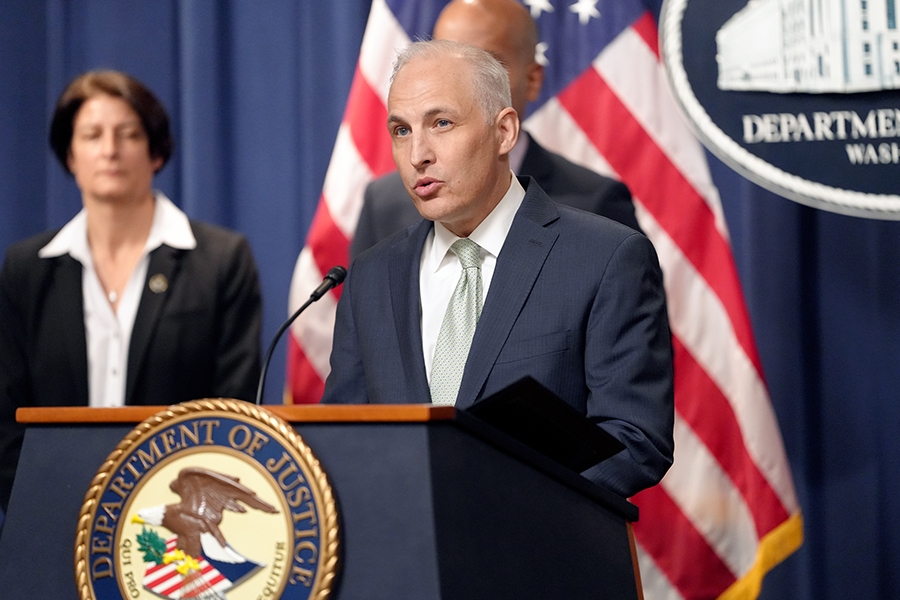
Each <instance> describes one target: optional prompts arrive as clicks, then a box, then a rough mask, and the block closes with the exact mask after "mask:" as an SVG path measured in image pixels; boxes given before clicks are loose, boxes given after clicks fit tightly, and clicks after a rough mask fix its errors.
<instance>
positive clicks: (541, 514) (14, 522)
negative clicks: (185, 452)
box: [0, 381, 641, 600]
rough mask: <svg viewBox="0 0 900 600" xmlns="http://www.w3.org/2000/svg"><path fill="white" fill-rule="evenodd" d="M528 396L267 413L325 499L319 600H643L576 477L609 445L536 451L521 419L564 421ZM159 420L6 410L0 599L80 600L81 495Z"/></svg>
mask: <svg viewBox="0 0 900 600" xmlns="http://www.w3.org/2000/svg"><path fill="white" fill-rule="evenodd" d="M536 389H537V388H534V387H533V384H532V383H531V382H528V381H526V382H520V384H518V387H516V386H514V387H513V388H511V389H509V390H506V391H505V393H504V394H501V395H499V396H498V397H496V398H494V399H491V400H490V401H489V402H486V403H485V404H484V405H483V406H481V407H480V408H478V409H476V410H472V411H471V413H472V414H469V413H468V412H467V411H459V410H455V409H454V408H452V407H435V406H430V405H424V404H423V405H392V406H383V405H382V406H374V405H369V406H266V407H265V408H266V409H268V410H269V411H270V412H272V413H274V414H276V415H277V416H279V417H281V418H283V419H284V420H285V421H287V422H289V423H291V424H292V425H293V426H294V428H295V429H296V430H297V432H298V433H299V434H300V435H301V436H302V437H303V439H304V441H305V443H306V444H307V445H309V447H310V448H311V449H312V451H313V452H314V453H315V455H316V456H317V458H318V459H319V461H320V463H321V465H322V468H323V469H324V470H325V472H326V473H327V475H328V477H329V479H330V481H331V485H332V488H333V490H334V492H335V495H336V498H337V506H338V511H339V518H340V537H341V539H340V549H341V550H340V574H339V581H338V583H337V586H336V590H335V593H334V594H333V596H332V597H334V598H337V599H339V600H351V599H360V600H378V599H381V598H384V599H392V600H393V599H397V598H402V599H416V600H430V599H435V600H438V599H440V600H450V599H454V600H455V599H460V600H462V599H465V600H479V599H486V600H487V599H490V600H496V599H504V598H515V599H517V600H518V599H522V600H529V599H547V598H554V599H555V598H565V599H566V600H578V599H580V598H628V599H633V598H641V589H640V579H639V577H637V562H636V558H635V553H634V544H633V537H632V535H631V526H630V522H631V521H634V520H636V519H637V508H636V507H635V506H633V505H631V504H630V503H628V502H627V501H626V500H624V499H622V498H621V497H619V496H617V495H615V494H613V493H611V492H609V491H607V490H605V489H602V488H600V487H599V486H596V485H594V484H592V483H591V482H590V481H588V480H587V479H585V478H583V477H582V476H580V475H579V474H578V473H577V471H579V470H581V469H582V467H583V466H584V465H585V464H587V463H590V462H591V461H593V460H595V459H596V458H597V457H602V456H604V455H608V454H610V453H613V452H615V451H617V450H616V448H617V447H616V445H615V444H614V443H612V442H610V439H611V438H610V439H607V437H608V436H604V435H602V432H601V435H600V436H599V437H598V436H594V435H593V434H586V436H584V437H581V436H576V435H571V432H570V435H569V436H568V437H569V439H566V438H565V436H563V437H562V438H560V437H559V436H555V435H551V436H549V437H548V438H546V439H540V438H541V436H537V439H536V438H535V431H534V429H535V427H534V425H535V422H537V423H539V424H542V425H543V427H541V428H539V429H544V430H546V431H553V429H554V427H556V426H557V425H559V423H560V422H561V421H560V419H562V422H563V423H565V422H566V420H567V419H569V418H570V417H572V415H571V414H565V410H564V409H562V410H561V409H560V407H559V405H554V403H553V401H552V399H551V400H549V401H548V399H547V398H546V397H543V398H541V399H539V400H537V401H534V402H529V401H528V400H527V399H526V397H527V396H529V395H533V394H532V393H533V392H535V390H536ZM536 393H537V394H538V395H542V394H543V392H540V390H537V392H536ZM523 403H526V404H527V406H526V408H523ZM564 408H565V409H567V408H568V407H564ZM161 409H162V407H124V408H120V409H88V408H62V409H60V408H53V409H39V408H34V409H20V411H19V413H18V418H19V420H20V421H23V422H26V423H27V430H26V434H25V442H24V445H23V449H22V454H21V459H20V463H19V468H18V471H17V475H16V481H15V485H14V487H13V492H12V498H11V500H10V505H9V511H8V514H7V520H6V522H5V524H4V527H3V531H2V535H0V582H2V584H3V588H2V589H3V596H4V597H10V598H25V597H30V598H54V599H60V600H66V599H73V600H74V599H76V598H78V593H77V590H76V585H75V577H74V567H73V547H74V539H75V532H76V524H77V518H78V514H79V510H80V508H81V505H82V501H83V499H84V494H85V492H86V490H87V489H88V487H89V485H90V482H91V480H92V478H93V477H94V475H95V473H96V472H97V469H98V468H99V466H100V465H101V464H102V463H103V461H104V460H105V459H106V457H107V456H108V454H109V453H110V452H111V451H112V450H113V449H115V448H116V446H117V444H119V442H120V441H121V440H122V439H123V438H124V437H125V436H126V435H127V434H128V433H129V432H130V431H131V430H132V429H133V427H134V426H135V425H136V424H137V423H139V422H140V421H142V420H144V419H145V418H147V417H149V416H151V415H153V414H154V413H155V412H157V411H159V410H161ZM548 411H549V412H548ZM511 415H513V416H512V417H511ZM523 415H525V416H523ZM575 416H578V415H575ZM579 418H580V416H579ZM535 419H537V420H538V421H535ZM489 423H493V425H492V424H489ZM498 428H499V429H507V430H508V431H510V434H506V433H503V432H501V431H498ZM591 428H592V429H591V431H594V430H597V428H596V427H593V426H592V425H591ZM523 431H524V432H525V433H524V434H523V433H522V432H523ZM529 431H530V433H529ZM585 431H587V430H585ZM529 436H530V437H529ZM545 437H546V436H545ZM548 440H549V441H548ZM612 441H613V442H615V440H612ZM616 443H617V442H616ZM564 465H565V466H564Z"/></svg>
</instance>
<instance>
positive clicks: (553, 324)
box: [322, 178, 674, 497]
mask: <svg viewBox="0 0 900 600" xmlns="http://www.w3.org/2000/svg"><path fill="white" fill-rule="evenodd" d="M520 180H521V181H522V184H523V186H525V187H526V194H525V198H524V200H523V202H522V206H521V207H520V208H519V211H518V213H517V214H516V216H515V218H514V220H513V223H512V227H511V228H510V231H509V234H508V235H507V238H506V241H505V243H504V245H503V249H502V250H501V252H500V255H499V256H498V257H497V264H496V268H495V271H494V276H493V279H492V281H491V285H490V288H489V291H488V295H487V297H486V298H485V302H484V307H483V309H482V313H481V318H480V320H479V322H478V327H477V329H476V331H475V337H474V339H473V340H472V347H471V350H470V353H469V357H468V360H467V362H466V367H465V372H464V374H463V378H462V382H461V384H460V390H459V396H458V398H457V402H456V406H457V407H458V408H461V409H465V408H467V407H469V406H471V405H472V404H474V403H475V402H477V401H478V400H479V399H481V398H484V397H487V396H489V395H491V394H493V393H495V392H497V391H499V390H501V389H503V388H504V387H506V386H508V385H510V384H512V383H514V382H515V381H517V380H518V379H520V378H522V377H524V376H525V375H531V376H532V377H534V378H535V379H536V380H537V381H539V382H540V383H542V384H543V385H544V386H546V387H547V388H549V389H550V390H551V391H552V392H554V393H555V394H556V395H558V396H559V397H560V398H562V399H563V400H564V401H566V402H567V403H569V404H570V405H571V406H573V407H574V408H575V409H576V410H578V411H579V412H580V413H581V414H584V415H586V416H587V417H589V418H590V419H591V420H592V421H594V422H595V423H597V424H598V425H599V426H600V427H603V428H604V429H606V430H607V431H608V432H610V433H611V434H612V435H613V436H615V437H616V438H617V439H619V440H620V441H621V442H622V443H623V444H624V445H625V447H626V450H624V451H622V452H620V453H619V454H617V455H615V456H614V457H612V458H610V459H608V460H606V461H604V462H602V463H601V464H600V465H598V466H596V467H593V468H592V469H590V470H589V471H587V472H586V473H585V476H587V477H588V478H589V479H592V480H593V481H595V482H597V483H599V484H601V485H603V486H605V487H607V488H608V489H611V490H612V491H614V492H617V493H619V494H621V495H622V496H625V497H627V496H631V495H633V494H634V493H636V492H638V491H640V490H641V489H644V488H646V487H649V486H651V485H654V484H656V483H657V482H658V481H659V480H660V479H661V478H662V476H663V475H664V474H665V472H666V470H667V469H668V468H669V466H670V465H671V462H672V452H673V445H674V444H673V439H672V427H673V420H674V408H673V374H672V346H671V339H670V334H669V326H668V320H667V316H666V303H665V293H664V290H663V284H662V273H661V271H660V268H659V263H658V259H657V256H656V252H655V250H654V248H653V246H652V244H651V243H650V241H649V240H648V239H647V238H646V237H644V235H642V234H640V233H638V232H636V231H634V230H633V229H631V228H628V227H625V226H623V225H621V224H619V223H616V222H614V221H611V220H609V219H606V218H604V217H599V216H596V215H592V214H589V213H585V212H582V211H579V210H575V209H572V208H569V207H566V206H561V205H558V204H555V203H554V202H552V201H551V200H550V199H549V197H548V196H547V195H546V194H545V193H544V192H543V190H541V189H540V187H538V186H537V184H536V183H535V182H534V180H532V179H530V178H528V179H522V178H520ZM432 227H433V224H432V223H431V222H430V221H424V220H423V221H420V222H419V223H418V224H416V225H412V226H410V227H409V228H407V229H406V230H404V231H402V232H399V233H397V234H395V235H393V236H391V237H390V238H388V239H387V240H384V241H383V242H382V243H380V244H378V245H376V246H375V247H373V248H372V249H370V250H369V251H367V252H364V253H363V254H361V255H360V256H359V257H358V258H357V259H356V260H355V261H354V262H353V263H352V265H351V267H350V271H349V275H348V277H347V280H346V281H345V283H344V287H343V290H342V293H341V299H340V301H339V302H338V308H337V317H336V323H335V330H334V346H333V350H332V354H331V373H330V375H329V376H328V379H327V381H326V383H325V394H324V397H323V399H322V402H323V403H351V404H352V403H428V402H430V401H431V398H430V393H429V388H428V381H427V379H426V374H425V360H424V357H423V355H422V333H421V325H420V292H419V261H420V258H421V254H422V247H423V244H424V242H425V238H426V237H427V235H428V233H429V232H430V231H431V228H432Z"/></svg>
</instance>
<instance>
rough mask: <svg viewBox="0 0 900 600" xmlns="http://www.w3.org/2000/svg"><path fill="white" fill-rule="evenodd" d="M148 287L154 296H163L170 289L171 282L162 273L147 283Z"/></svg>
mask: <svg viewBox="0 0 900 600" xmlns="http://www.w3.org/2000/svg"><path fill="white" fill-rule="evenodd" d="M147 286H148V287H149V288H150V291H151V292H153V293H154V294H162V293H163V292H165V291H166V290H167V289H169V280H168V279H166V276H165V275H163V274H162V273H157V274H156V275H154V276H152V277H151V278H150V281H149V282H147Z"/></svg>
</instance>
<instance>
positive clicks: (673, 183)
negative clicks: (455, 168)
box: [559, 69, 762, 378]
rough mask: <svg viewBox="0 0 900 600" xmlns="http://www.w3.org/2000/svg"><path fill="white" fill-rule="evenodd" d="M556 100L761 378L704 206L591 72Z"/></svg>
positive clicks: (735, 286) (739, 299)
mask: <svg viewBox="0 0 900 600" xmlns="http://www.w3.org/2000/svg"><path fill="white" fill-rule="evenodd" d="M559 100H560V103H561V104H562V105H563V106H564V107H565V108H566V110H567V111H568V112H569V113H570V114H571V116H572V118H573V119H574V120H575V122H576V123H578V126H579V127H580V128H581V129H583V130H584V132H585V134H586V135H587V136H588V138H589V139H590V140H591V142H592V143H593V144H594V145H595V146H596V147H597V150H598V151H599V152H600V154H601V155H603V156H604V157H605V158H606V160H607V161H608V162H609V164H610V165H611V166H612V167H613V169H615V170H616V172H617V173H619V174H620V175H621V176H622V180H623V181H624V182H625V184H626V185H628V187H629V188H630V189H631V191H632V193H633V194H634V195H635V196H636V197H637V198H639V199H640V200H641V202H642V203H643V204H644V206H645V207H646V208H647V210H649V211H650V212H651V213H652V214H653V217H654V218H655V219H656V220H657V222H659V224H660V225H661V226H662V227H663V228H664V229H665V230H666V232H667V233H668V234H669V236H670V237H671V238H672V239H673V240H674V241H675V243H676V244H677V245H678V246H679V247H680V248H681V251H682V252H683V253H684V254H685V256H686V257H687V259H688V260H689V261H690V262H691V263H692V264H693V265H694V268H695V269H697V271H698V272H699V273H700V275H701V276H702V277H703V279H705V280H706V282H707V283H708V284H709V286H710V287H711V288H712V289H713V291H714V292H715V294H716V295H717V296H718V297H719V299H720V300H721V302H722V304H723V305H724V307H725V310H726V312H727V313H728V316H729V318H730V320H731V322H732V326H733V327H734V330H735V335H736V336H737V339H738V343H739V344H740V345H741V346H742V347H743V348H744V352H745V353H746V354H747V356H748V357H749V358H750V360H751V361H752V362H753V364H754V366H755V367H756V370H757V372H758V373H760V378H762V375H761V373H762V368H761V365H760V362H759V357H758V355H757V352H756V344H755V342H754V340H753V332H752V330H751V329H750V318H749V316H748V314H747V308H746V306H745V304H744V298H743V294H742V293H741V286H740V281H739V280H738V276H737V269H736V268H735V265H734V260H733V258H732V255H731V247H730V246H729V244H728V242H727V241H726V240H725V239H724V238H722V236H721V235H719V234H718V231H717V230H716V228H715V218H714V216H713V214H712V211H711V210H710V209H709V206H708V205H707V204H706V202H705V201H704V200H703V198H702V197H701V196H700V195H699V194H698V193H697V192H696V190H695V189H694V188H693V186H692V185H691V184H690V182H688V181H687V179H685V177H684V176H683V175H682V174H681V172H680V171H679V170H678V169H677V168H676V167H675V165H674V164H672V162H671V161H670V160H669V158H668V157H667V156H666V155H665V153H663V151H662V150H661V149H660V148H659V147H658V146H657V145H656V143H655V142H654V141H653V139H652V138H651V137H650V136H649V135H648V134H647V132H646V131H644V129H643V127H642V126H641V124H640V123H639V122H638V121H637V120H636V119H635V118H634V116H633V115H632V114H631V112H630V111H629V110H628V108H627V107H626V106H625V105H624V104H622V102H621V101H620V100H619V98H618V97H617V96H616V94H615V93H614V92H613V91H612V90H611V89H610V88H609V86H608V85H607V84H606V82H605V81H603V79H602V78H601V77H600V75H599V74H598V73H597V71H596V70H594V69H586V70H585V72H584V73H583V74H582V75H580V76H579V77H578V78H577V79H576V80H575V81H574V82H572V84H571V85H569V87H568V88H566V89H565V90H563V92H561V93H560V94H559ZM611 123H614V124H615V125H614V126H611V125H610V124H611Z"/></svg>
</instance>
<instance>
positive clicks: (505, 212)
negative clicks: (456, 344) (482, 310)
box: [419, 175, 525, 382]
mask: <svg viewBox="0 0 900 600" xmlns="http://www.w3.org/2000/svg"><path fill="white" fill-rule="evenodd" d="M511 179H512V181H511V182H510V185H509V189H508V190H507V191H506V194H505V195H504V196H503V198H502V199H501V200H500V203H499V204H498V205H497V206H496V207H494V210H492V211H491V213H490V214H489V215H488V216H487V217H486V218H485V219H484V221H482V222H481V223H480V224H479V225H478V227H476V228H475V231H473V232H472V234H471V235H470V236H469V239H470V240H472V241H473V242H475V243H476V244H478V245H479V246H481V256H482V263H481V286H482V293H483V294H484V296H483V297H482V301H483V300H484V299H485V298H487V294H488V289H489V288H490V286H491V279H492V278H493V276H494V267H495V266H496V265H497V257H498V256H499V255H500V250H501V248H503V242H505V241H506V234H508V233H509V228H510V227H511V226H512V222H513V219H514V218H515V216H516V212H517V211H518V210H519V206H521V204H522V200H523V199H524V198H525V188H523V187H522V184H521V183H519V180H518V179H516V177H515V176H514V175H513V176H512V177H511ZM458 239H460V238H458V237H457V236H455V235H454V234H452V233H450V231H449V230H448V229H447V228H446V227H444V226H443V225H441V224H440V223H438V222H435V224H434V227H433V228H432V230H431V233H429V234H428V237H427V238H426V239H425V245H424V246H423V247H422V260H421V262H420V264H419V293H420V304H421V306H422V352H423V356H424V357H425V373H426V375H427V376H428V381H429V382H430V381H431V363H432V361H433V360H434V348H435V345H436V344H437V338H438V333H439V332H440V330H441V323H442V322H443V320H444V313H445V312H446V311H447V305H448V304H449V303H450V297H451V296H453V290H454V289H455V288H456V283H457V281H459V276H460V273H461V272H462V266H461V265H460V263H459V258H457V256H456V254H454V253H453V252H451V251H450V246H452V245H453V242H455V241H456V240H458Z"/></svg>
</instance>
